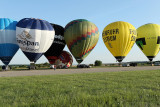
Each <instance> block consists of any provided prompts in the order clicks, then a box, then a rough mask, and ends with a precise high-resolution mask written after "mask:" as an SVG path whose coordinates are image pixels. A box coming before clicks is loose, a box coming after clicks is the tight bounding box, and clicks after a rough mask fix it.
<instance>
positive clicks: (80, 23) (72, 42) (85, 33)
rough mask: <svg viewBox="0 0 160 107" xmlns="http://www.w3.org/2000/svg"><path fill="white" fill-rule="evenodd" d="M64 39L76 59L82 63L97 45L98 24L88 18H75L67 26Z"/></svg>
mask: <svg viewBox="0 0 160 107" xmlns="http://www.w3.org/2000/svg"><path fill="white" fill-rule="evenodd" d="M64 39H65V41H66V44H67V46H68V48H69V50H70V52H71V53H72V55H73V56H74V57H75V59H76V61H77V62H78V63H81V62H82V61H83V60H84V59H85V58H86V57H87V56H88V54H89V53H90V52H91V51H92V49H93V48H94V47H95V46H96V44H97V42H98V39H99V31H98V28H97V26H96V25H95V24H94V23H92V22H90V21H88V20H85V19H78V20H73V21H71V22H70V23H68V24H67V25H66V27H65V31H64Z"/></svg>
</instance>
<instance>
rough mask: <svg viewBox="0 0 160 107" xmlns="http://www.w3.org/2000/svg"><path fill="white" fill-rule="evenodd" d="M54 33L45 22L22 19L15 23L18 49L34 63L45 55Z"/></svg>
mask: <svg viewBox="0 0 160 107" xmlns="http://www.w3.org/2000/svg"><path fill="white" fill-rule="evenodd" d="M54 35H55V31H54V29H53V27H52V26H51V24H50V23H49V22H47V21H45V20H41V19H34V18H24V19H22V20H20V21H19V22H18V23H17V26H16V39H17V43H18V45H19V47H20V48H21V50H22V52H23V53H24V54H25V55H26V57H27V58H28V59H29V60H30V61H31V69H32V65H33V69H34V63H35V62H36V61H37V60H38V59H39V58H40V57H41V56H42V55H43V53H45V52H46V51H47V50H48V49H49V47H50V46H51V44H52V42H53V40H54Z"/></svg>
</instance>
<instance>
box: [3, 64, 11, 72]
mask: <svg viewBox="0 0 160 107" xmlns="http://www.w3.org/2000/svg"><path fill="white" fill-rule="evenodd" d="M2 70H3V71H9V70H11V67H10V66H8V65H3V66H2Z"/></svg>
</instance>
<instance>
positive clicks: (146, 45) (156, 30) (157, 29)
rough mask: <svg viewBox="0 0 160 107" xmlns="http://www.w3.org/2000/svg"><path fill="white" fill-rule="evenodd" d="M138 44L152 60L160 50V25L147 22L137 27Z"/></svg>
mask: <svg viewBox="0 0 160 107" xmlns="http://www.w3.org/2000/svg"><path fill="white" fill-rule="evenodd" d="M136 44H137V46H138V47H139V48H140V49H141V51H142V52H143V53H144V54H145V55H146V56H147V58H148V59H149V60H150V61H152V60H153V58H154V57H155V56H156V55H157V54H158V52H159V44H160V25H158V24H145V25H143V26H140V27H139V28H138V29H137V40H136Z"/></svg>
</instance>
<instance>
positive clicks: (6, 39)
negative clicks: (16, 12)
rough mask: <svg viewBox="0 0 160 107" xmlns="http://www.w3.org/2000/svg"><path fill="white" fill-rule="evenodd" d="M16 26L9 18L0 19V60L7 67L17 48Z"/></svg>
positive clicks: (15, 22)
mask: <svg viewBox="0 0 160 107" xmlns="http://www.w3.org/2000/svg"><path fill="white" fill-rule="evenodd" d="M16 24H17V21H14V20H12V19H9V18H0V59H1V60H2V62H3V63H4V64H5V65H6V66H7V65H8V64H9V63H10V61H11V59H12V58H13V56H14V55H15V53H16V52H17V51H18V49H19V46H18V44H17V42H16Z"/></svg>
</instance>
